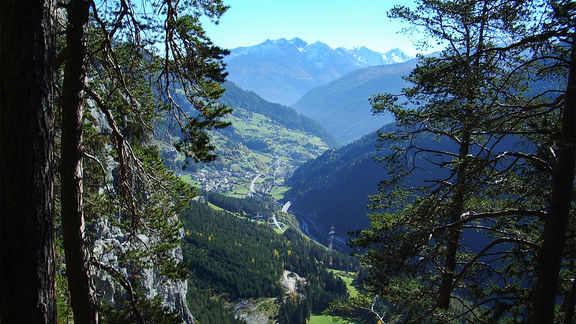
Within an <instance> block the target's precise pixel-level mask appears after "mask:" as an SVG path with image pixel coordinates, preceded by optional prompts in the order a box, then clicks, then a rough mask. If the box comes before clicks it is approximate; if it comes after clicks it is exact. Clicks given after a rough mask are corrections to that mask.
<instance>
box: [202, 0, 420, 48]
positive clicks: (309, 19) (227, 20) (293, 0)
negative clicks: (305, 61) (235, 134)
mask: <svg viewBox="0 0 576 324" xmlns="http://www.w3.org/2000/svg"><path fill="white" fill-rule="evenodd" d="M224 2H225V3H226V4H227V5H229V6H230V9H228V11H227V12H226V13H225V14H224V16H223V17H222V19H221V20H220V24H219V25H214V24H211V23H204V27H205V29H206V31H207V33H208V36H209V37H210V38H211V39H212V41H213V42H214V43H215V44H217V45H219V46H221V47H224V48H229V49H230V48H235V47H239V46H251V45H256V44H259V43H262V42H263V41H265V40H266V39H278V38H282V37H283V38H286V39H292V38H294V37H299V38H302V39H303V40H305V41H306V42H308V43H313V42H315V41H321V42H324V43H326V44H328V45H329V46H330V47H332V48H336V47H340V46H343V47H346V48H352V47H356V46H366V47H368V48H369V49H372V50H375V51H379V52H385V51H388V50H390V49H393V48H400V49H402V50H404V51H406V52H407V53H408V54H411V55H414V54H415V53H416V52H417V50H416V49H415V47H414V45H413V44H412V42H411V40H410V38H411V37H410V35H406V34H399V33H398V32H399V31H400V30H401V29H402V28H403V27H406V26H405V25H403V24H402V23H401V22H400V21H396V20H391V19H389V18H388V17H387V15H386V12H387V11H388V10H389V9H390V8H391V7H392V6H393V5H396V4H402V5H411V4H412V3H413V1H412V0H354V1H351V0H348V1H343V0H224Z"/></svg>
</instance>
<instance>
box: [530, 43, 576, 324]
mask: <svg viewBox="0 0 576 324" xmlns="http://www.w3.org/2000/svg"><path fill="white" fill-rule="evenodd" d="M575 41H576V37H573V39H572V42H573V43H572V49H571V57H570V71H569V74H568V86H567V89H566V101H565V105H564V109H563V110H562V120H561V130H560V139H559V143H558V149H557V153H556V154H557V155H556V156H557V159H556V163H555V165H554V168H553V173H552V195H551V198H550V206H549V208H548V215H547V216H546V220H545V223H544V234H543V238H542V247H541V249H540V254H539V257H538V262H537V264H536V273H535V284H534V290H533V304H532V317H531V322H532V323H534V324H547V323H553V321H554V306H555V304H556V292H557V290H558V278H559V273H560V268H561V265H562V256H563V251H564V245H565V243H566V231H567V228H568V220H569V217H570V205H571V203H572V188H573V185H574V166H575V164H576V163H575V160H576V45H575V44H574V42H575Z"/></svg>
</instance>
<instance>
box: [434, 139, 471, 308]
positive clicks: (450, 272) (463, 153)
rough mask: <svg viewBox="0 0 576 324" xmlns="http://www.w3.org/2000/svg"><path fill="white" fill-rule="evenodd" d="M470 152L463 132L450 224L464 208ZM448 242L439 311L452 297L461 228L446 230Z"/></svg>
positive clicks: (439, 293)
mask: <svg viewBox="0 0 576 324" xmlns="http://www.w3.org/2000/svg"><path fill="white" fill-rule="evenodd" d="M469 151H470V132H469V131H464V134H463V135H462V142H461V144H460V151H459V152H458V156H459V161H460V165H459V166H458V170H457V175H456V176H457V179H456V184H455V185H454V195H453V197H452V202H451V206H450V216H449V221H450V223H454V222H456V221H458V220H460V215H462V212H463V208H464V200H465V197H464V190H466V186H465V182H466V174H465V173H466V168H467V166H466V165H467V164H466V162H465V161H466V158H467V156H468V153H469ZM448 231H449V232H448V241H447V242H446V254H445V257H444V273H442V279H441V282H440V287H439V288H438V298H437V300H436V305H437V307H438V308H440V309H444V310H448V308H449V307H450V298H451V296H452V290H453V287H452V286H453V282H454V272H455V271H456V254H457V253H458V247H459V246H460V236H461V228H460V226H452V227H450V228H449V229H448Z"/></svg>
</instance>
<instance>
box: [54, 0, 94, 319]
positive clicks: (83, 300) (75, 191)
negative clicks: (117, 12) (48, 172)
mask: <svg viewBox="0 0 576 324" xmlns="http://www.w3.org/2000/svg"><path fill="white" fill-rule="evenodd" d="M89 5H90V3H89V1H86V0H73V1H70V3H69V4H68V5H67V12H68V17H67V18H68V28H67V30H66V47H67V56H66V60H65V68H64V82H63V91H62V127H61V128H62V147H61V150H62V154H61V155H62V163H61V168H62V169H61V170H60V175H61V182H62V199H61V205H62V229H63V237H64V250H65V254H66V274H67V276H68V287H69V290H70V300H71V304H72V310H73V312H74V322H75V323H87V324H89V323H98V310H97V303H96V299H95V296H94V288H93V283H92V279H91V275H90V265H89V260H88V253H87V250H86V241H85V238H84V212H83V206H82V173H83V168H82V154H83V147H82V104H83V98H82V96H83V89H84V84H85V79H86V68H87V54H86V52H87V50H86V29H87V23H88V14H89V8H90V7H89Z"/></svg>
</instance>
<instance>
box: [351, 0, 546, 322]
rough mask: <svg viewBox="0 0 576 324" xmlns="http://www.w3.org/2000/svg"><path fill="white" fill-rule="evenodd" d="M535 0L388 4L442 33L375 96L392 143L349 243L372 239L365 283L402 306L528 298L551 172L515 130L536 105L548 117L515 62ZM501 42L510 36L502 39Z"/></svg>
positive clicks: (506, 314) (459, 309)
mask: <svg viewBox="0 0 576 324" xmlns="http://www.w3.org/2000/svg"><path fill="white" fill-rule="evenodd" d="M537 8H538V7H537V3H535V2H532V1H513V2H510V1H435V0H430V1H419V6H418V8H417V9H415V10H412V9H409V8H407V7H395V8H394V9H393V10H392V11H391V15H392V16H393V17H396V18H401V19H404V20H406V21H408V22H410V23H411V24H413V25H414V26H419V27H421V28H422V29H423V30H424V31H425V34H426V35H428V36H431V37H433V38H435V39H437V40H438V42H441V43H444V44H445V45H446V48H445V49H444V50H443V51H442V52H440V53H439V54H437V55H432V56H429V57H420V58H419V64H418V66H417V67H416V69H415V70H414V71H413V72H412V73H411V74H410V76H409V77H408V78H407V79H408V81H410V82H411V83H412V84H413V86H412V87H410V88H407V89H405V90H404V91H403V93H402V95H401V96H397V95H379V96H376V97H374V98H373V106H374V109H375V111H376V112H384V111H388V112H391V113H392V114H393V115H394V116H395V117H396V123H397V127H398V130H397V131H395V132H393V133H390V134H382V135H381V137H382V141H384V142H386V143H391V144H390V145H391V147H392V149H391V150H392V153H391V154H390V155H388V156H386V157H384V158H383V160H385V161H386V162H387V165H388V167H389V168H390V170H391V178H390V179H389V180H388V181H384V182H383V183H382V186H381V188H380V193H379V195H377V196H375V197H374V198H373V208H374V210H375V211H377V212H376V213H374V214H373V215H371V220H372V225H371V228H370V229H369V230H366V231H364V232H363V233H362V234H361V235H360V236H359V238H358V239H357V240H356V241H355V242H354V243H355V244H356V245H358V246H360V247H369V248H371V249H370V250H369V251H368V253H366V254H365V255H364V256H363V258H364V259H365V260H366V261H367V262H368V264H369V265H370V266H371V268H370V271H371V276H370V279H369V281H368V283H369V287H370V291H372V292H373V293H374V294H375V295H376V296H379V298H382V300H383V302H384V303H385V304H388V305H389V306H390V308H389V310H390V311H391V312H393V313H394V312H396V315H397V316H399V317H400V318H404V319H408V320H410V321H415V322H418V321H421V320H423V319H430V318H436V319H437V320H439V321H442V322H446V321H451V320H452V319H454V318H466V319H468V320H470V321H473V322H484V321H487V322H494V321H498V320H502V319H503V318H521V317H522V316H523V313H524V312H525V310H526V307H527V305H528V304H529V299H530V298H529V291H528V289H526V287H524V286H525V285H524V286H523V283H525V282H526V281H528V280H530V277H529V274H530V273H531V272H533V267H534V264H535V262H534V258H535V254H536V251H537V248H538V244H537V237H538V228H539V226H541V224H542V219H543V217H544V215H545V213H544V212H542V209H543V208H542V207H543V206H544V205H545V203H546V200H545V198H542V197H546V196H547V194H548V192H549V191H548V189H549V187H548V186H547V185H546V184H547V183H548V181H549V178H548V176H547V175H546V174H542V173H538V172H536V171H535V168H534V163H535V161H536V160H537V158H536V157H535V156H533V155H531V154H529V153H530V152H532V151H535V150H536V146H537V145H534V143H533V142H531V141H528V140H526V141H523V139H522V137H523V136H525V135H526V134H531V135H533V136H535V135H534V133H537V132H535V131H534V129H533V128H531V127H530V126H531V125H536V124H540V123H542V122H543V121H542V118H541V116H543V115H546V116H547V117H545V118H544V119H545V120H547V121H548V122H549V121H550V119H553V117H549V116H548V115H547V113H548V112H549V109H547V107H545V105H544V106H542V107H539V106H535V107H531V108H530V109H526V107H525V105H524V103H525V101H523V99H522V98H524V96H527V95H528V94H529V86H530V85H531V84H532V83H533V82H534V78H533V77H532V76H531V75H530V74H524V73H517V71H516V69H517V68H518V67H519V66H520V67H521V66H522V64H524V62H525V57H524V55H523V51H526V50H527V49H528V45H526V43H524V42H523V40H524V39H525V38H526V37H527V35H529V34H530V33H531V32H532V31H533V30H532V29H533V28H534V26H533V25H531V24H529V23H527V22H526V20H525V19H526V18H525V17H530V16H531V15H538V14H541V15H542V11H539V10H537ZM502 13H506V14H505V15H503V14H502ZM502 42H508V44H515V45H514V46H513V47H510V48H507V49H506V50H502V49H501V44H502ZM399 98H405V101H399ZM419 170H434V171H429V172H428V173H426V172H424V171H419ZM409 174H412V178H408V179H410V180H411V181H412V182H408V183H407V182H406V181H405V180H404V179H406V177H405V176H406V175H409ZM414 174H416V175H417V176H418V177H419V178H420V179H418V180H414ZM391 188H396V189H395V190H393V191H389V190H390V189H391ZM470 237H476V238H477V242H471V241H470ZM467 238H468V239H467ZM488 305H490V306H488Z"/></svg>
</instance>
